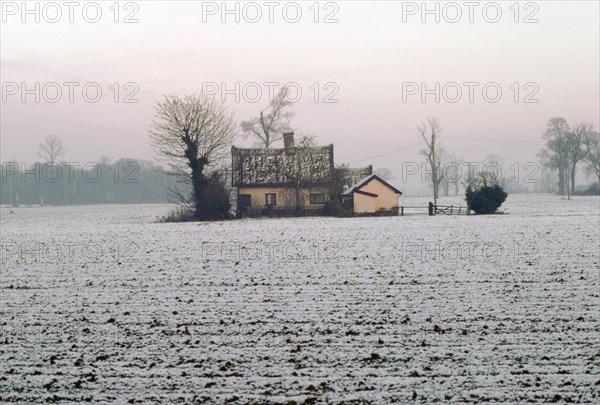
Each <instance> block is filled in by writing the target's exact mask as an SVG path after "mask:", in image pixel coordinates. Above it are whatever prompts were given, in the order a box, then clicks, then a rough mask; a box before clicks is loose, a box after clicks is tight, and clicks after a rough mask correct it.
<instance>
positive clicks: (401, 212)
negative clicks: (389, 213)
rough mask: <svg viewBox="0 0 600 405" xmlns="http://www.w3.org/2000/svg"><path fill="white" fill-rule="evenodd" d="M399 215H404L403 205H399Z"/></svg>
mask: <svg viewBox="0 0 600 405" xmlns="http://www.w3.org/2000/svg"><path fill="white" fill-rule="evenodd" d="M400 216H402V217H403V216H404V207H400Z"/></svg>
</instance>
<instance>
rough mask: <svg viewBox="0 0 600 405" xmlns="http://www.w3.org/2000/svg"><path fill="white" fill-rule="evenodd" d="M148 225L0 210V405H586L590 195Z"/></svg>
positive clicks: (594, 339)
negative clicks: (496, 205) (58, 404)
mask: <svg viewBox="0 0 600 405" xmlns="http://www.w3.org/2000/svg"><path fill="white" fill-rule="evenodd" d="M426 201H427V200H426V199H423V200H422V201H421V200H419V199H418V198H414V199H408V200H407V201H406V202H408V203H409V204H410V205H420V204H424V203H426ZM448 202H449V203H460V201H459V200H458V199H456V200H452V199H448ZM168 209H169V207H168V206H164V205H137V206H131V205H130V206H126V205H118V206H77V207H42V208H40V207H32V208H28V207H21V208H15V209H13V211H14V212H13V213H9V212H8V209H6V208H2V212H1V240H2V272H1V279H0V291H1V308H0V315H1V319H0V327H1V335H0V343H1V345H0V401H2V402H36V403H37V402H41V401H65V402H82V401H93V402H97V401H100V402H117V403H128V402H129V403H136V402H155V403H159V402H161V403H164V402H181V403H183V402H187V403H189V402H201V401H211V402H226V401H231V402H234V403H256V402H263V403H271V402H273V403H280V402H286V401H295V402H297V403H311V402H314V401H317V402H333V403H348V402H352V401H355V402H360V401H366V402H378V403H380V402H392V401H394V402H437V403H440V402H441V403H443V402H474V403H482V402H495V403H523V402H541V401H555V402H565V401H573V402H583V403H598V402H600V331H599V328H600V324H599V323H600V318H599V317H600V315H599V304H600V277H599V276H600V275H599V264H600V257H599V250H598V249H599V245H600V227H599V225H600V212H599V200H598V198H597V197H575V198H574V199H573V200H572V201H567V200H565V199H561V198H560V197H557V196H547V195H511V196H509V198H508V200H507V201H506V203H505V204H504V206H503V209H506V212H507V214H506V215H492V216H435V217H428V216H425V215H414V216H406V217H380V218H344V219H340V218H293V219H248V220H237V221H226V222H211V223H185V224H163V223H157V222H156V219H157V217H159V216H161V215H164V214H166V212H167V211H168Z"/></svg>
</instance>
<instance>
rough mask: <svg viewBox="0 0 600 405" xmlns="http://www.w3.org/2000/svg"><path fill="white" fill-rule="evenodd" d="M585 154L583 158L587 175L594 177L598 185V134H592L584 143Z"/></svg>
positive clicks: (599, 144)
mask: <svg viewBox="0 0 600 405" xmlns="http://www.w3.org/2000/svg"><path fill="white" fill-rule="evenodd" d="M586 150H587V154H586V156H585V158H584V161H585V163H586V164H587V167H586V170H587V172H588V174H593V175H595V176H596V179H597V180H598V183H600V133H598V132H592V133H591V134H590V136H589V137H588V139H587V142H586Z"/></svg>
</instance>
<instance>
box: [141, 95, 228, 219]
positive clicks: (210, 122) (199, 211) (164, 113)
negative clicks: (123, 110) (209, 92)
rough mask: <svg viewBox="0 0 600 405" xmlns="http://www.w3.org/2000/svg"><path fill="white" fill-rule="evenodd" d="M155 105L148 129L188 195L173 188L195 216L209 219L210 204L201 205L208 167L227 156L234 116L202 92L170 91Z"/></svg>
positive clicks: (220, 162) (158, 150)
mask: <svg viewBox="0 0 600 405" xmlns="http://www.w3.org/2000/svg"><path fill="white" fill-rule="evenodd" d="M155 109H156V116H155V119H154V120H153V121H152V125H151V129H150V130H149V131H148V132H149V134H150V141H151V143H152V145H153V147H154V149H155V151H156V153H157V154H158V157H159V160H160V161H162V162H163V163H165V164H166V165H167V166H168V167H169V168H170V169H171V170H172V171H173V172H174V173H178V174H180V175H182V176H183V177H184V178H186V180H187V182H188V183H189V184H191V190H192V193H191V194H192V195H191V197H186V196H185V195H183V194H182V193H181V192H179V191H177V190H173V192H174V194H175V195H176V196H177V197H178V199H179V200H180V202H182V203H184V204H185V203H187V204H188V206H189V207H190V208H191V209H192V216H193V218H194V219H200V220H202V219H209V218H207V217H206V215H207V214H206V212H208V211H210V208H212V207H204V205H205V204H204V193H205V189H206V188H207V186H208V184H209V180H210V179H211V178H212V173H210V170H211V169H213V168H215V167H217V166H218V165H219V164H222V163H223V162H225V159H226V158H227V157H228V154H229V148H230V147H231V143H232V141H233V137H234V135H235V126H234V122H233V117H232V115H230V114H229V113H228V112H227V110H226V107H225V105H224V104H222V103H219V102H217V101H216V100H212V99H209V98H207V97H205V95H204V94H194V95H188V96H185V97H183V98H180V97H178V96H177V95H173V94H169V95H166V96H165V97H164V100H163V101H162V102H157V103H156V106H155Z"/></svg>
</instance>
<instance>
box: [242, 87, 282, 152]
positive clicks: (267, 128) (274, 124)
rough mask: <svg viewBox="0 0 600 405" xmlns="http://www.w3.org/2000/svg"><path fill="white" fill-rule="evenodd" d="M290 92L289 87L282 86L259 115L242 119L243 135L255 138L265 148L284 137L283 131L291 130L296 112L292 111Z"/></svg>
mask: <svg viewBox="0 0 600 405" xmlns="http://www.w3.org/2000/svg"><path fill="white" fill-rule="evenodd" d="M288 92H289V89H288V88H287V87H282V88H281V90H280V91H279V93H277V95H276V96H275V97H274V98H273V100H271V102H270V104H269V106H268V107H267V108H265V109H264V110H262V111H261V112H260V114H259V116H258V117H254V118H251V119H250V120H248V121H242V123H241V124H240V126H241V128H242V137H243V138H248V137H251V138H255V140H256V141H257V142H258V143H259V144H260V146H261V147H265V148H269V147H271V145H272V144H273V143H274V142H277V141H280V140H281V139H283V133H284V132H287V131H289V130H290V121H291V119H292V118H293V117H294V112H293V111H291V107H292V105H293V103H292V102H291V101H289V99H288Z"/></svg>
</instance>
